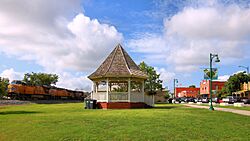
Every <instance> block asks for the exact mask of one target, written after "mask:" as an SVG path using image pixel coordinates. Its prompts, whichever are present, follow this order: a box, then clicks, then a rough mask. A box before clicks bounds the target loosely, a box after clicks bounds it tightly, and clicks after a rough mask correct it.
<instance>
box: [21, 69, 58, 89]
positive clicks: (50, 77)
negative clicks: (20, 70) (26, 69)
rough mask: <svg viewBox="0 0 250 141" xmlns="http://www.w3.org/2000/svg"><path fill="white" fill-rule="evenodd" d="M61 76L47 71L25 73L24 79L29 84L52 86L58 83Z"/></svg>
mask: <svg viewBox="0 0 250 141" xmlns="http://www.w3.org/2000/svg"><path fill="white" fill-rule="evenodd" d="M58 78H59V76H58V75H56V74H47V73H34V72H32V73H26V74H25V75H24V78H23V81H24V82H25V83H26V84H28V85H33V86H43V85H46V86H50V85H51V84H56V82H58Z"/></svg>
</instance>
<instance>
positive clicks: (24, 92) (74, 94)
mask: <svg viewBox="0 0 250 141" xmlns="http://www.w3.org/2000/svg"><path fill="white" fill-rule="evenodd" d="M8 96H9V97H10V98H11V99H22V100H29V99H47V100H49V99H75V100H83V99H84V98H85V97H86V96H85V95H84V92H81V91H73V90H67V89H63V88H57V87H48V86H29V85H27V84H26V83H24V82H22V81H20V80H14V81H12V82H11V84H9V85H8Z"/></svg>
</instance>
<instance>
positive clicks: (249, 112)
mask: <svg viewBox="0 0 250 141" xmlns="http://www.w3.org/2000/svg"><path fill="white" fill-rule="evenodd" d="M185 106H188V107H192V108H203V109H209V106H200V105H191V104H185ZM214 110H216V111H224V112H231V113H235V114H240V115H246V116H250V111H246V110H236V109H229V108H218V107H214Z"/></svg>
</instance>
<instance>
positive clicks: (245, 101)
mask: <svg viewBox="0 0 250 141" xmlns="http://www.w3.org/2000/svg"><path fill="white" fill-rule="evenodd" d="M241 102H243V103H244V104H250V99H248V98H247V97H243V98H241Z"/></svg>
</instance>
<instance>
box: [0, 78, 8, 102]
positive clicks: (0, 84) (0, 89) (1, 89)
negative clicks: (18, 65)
mask: <svg viewBox="0 0 250 141" xmlns="http://www.w3.org/2000/svg"><path fill="white" fill-rule="evenodd" d="M8 84H9V79H7V78H2V77H0V99H1V98H2V97H3V96H4V95H7V87H8Z"/></svg>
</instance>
